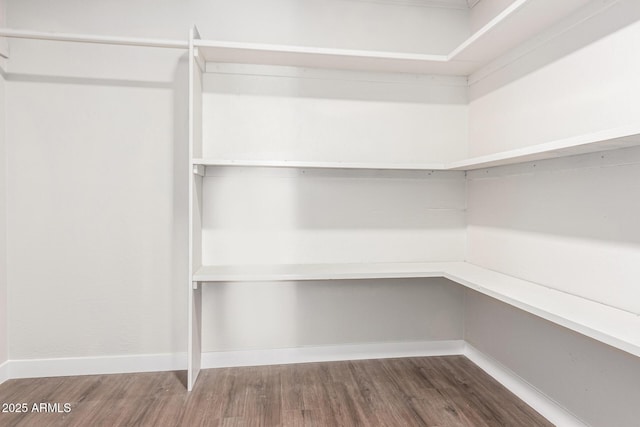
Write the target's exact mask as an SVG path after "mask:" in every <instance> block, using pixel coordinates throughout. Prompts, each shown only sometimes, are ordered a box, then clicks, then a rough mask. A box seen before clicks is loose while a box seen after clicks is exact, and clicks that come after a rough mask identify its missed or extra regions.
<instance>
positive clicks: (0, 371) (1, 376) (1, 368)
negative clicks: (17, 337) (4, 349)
mask: <svg viewBox="0 0 640 427" xmlns="http://www.w3.org/2000/svg"><path fill="white" fill-rule="evenodd" d="M9 379H11V377H10V376H9V361H8V360H6V361H5V362H4V363H3V364H2V365H0V384H2V383H3V382H5V381H7V380H9Z"/></svg>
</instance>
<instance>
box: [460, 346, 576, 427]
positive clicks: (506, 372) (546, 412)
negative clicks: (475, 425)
mask: <svg viewBox="0 0 640 427" xmlns="http://www.w3.org/2000/svg"><path fill="white" fill-rule="evenodd" d="M463 354H464V355H465V356H466V357H467V358H468V359H469V360H471V361H472V362H473V363H475V364H476V365H477V366H478V367H480V369H482V370H483V371H485V372H486V373H487V374H489V375H491V376H492V377H493V378H494V379H495V380H496V381H498V382H499V383H500V384H502V385H503V386H505V387H506V388H507V389H508V390H509V391H511V392H512V393H513V394H515V395H516V396H518V397H519V398H520V399H521V400H523V401H524V402H526V403H527V404H528V405H529V406H531V407H532V408H533V409H535V410H536V411H538V412H539V413H540V415H542V416H543V417H545V418H546V419H547V420H549V421H550V422H551V423H553V424H555V425H557V426H562V427H587V424H584V423H583V422H582V421H580V420H579V419H578V418H577V417H576V416H575V415H573V414H572V413H570V412H568V411H567V410H566V409H564V408H563V407H562V406H560V405H559V404H558V403H556V402H555V401H554V400H553V399H551V398H549V397H548V396H547V395H546V394H544V393H542V392H541V391H540V390H538V389H537V388H536V387H534V386H533V385H531V384H529V383H528V382H527V381H525V380H524V379H522V378H521V377H520V376H518V375H517V374H516V373H514V372H513V371H512V370H510V369H509V368H507V367H506V366H504V365H502V364H501V363H500V362H498V361H496V360H495V359H493V358H491V357H489V356H487V355H485V354H484V353H482V352H480V351H479V350H477V349H476V348H474V347H473V346H472V345H470V344H468V343H467V344H466V347H465V350H464V353H463Z"/></svg>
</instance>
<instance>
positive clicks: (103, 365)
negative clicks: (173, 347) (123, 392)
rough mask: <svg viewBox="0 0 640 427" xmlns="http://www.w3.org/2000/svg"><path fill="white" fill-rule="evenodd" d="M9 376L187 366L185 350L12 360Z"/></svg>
mask: <svg viewBox="0 0 640 427" xmlns="http://www.w3.org/2000/svg"><path fill="white" fill-rule="evenodd" d="M6 364H8V365H9V369H8V374H9V378H41V377H65V376H72V375H100V374H124V373H131V372H160V371H173V370H184V369H186V366H187V355H186V353H176V354H140V355H133V356H101V357H69V358H59V359H23V360H10V361H8V362H7V363H6Z"/></svg>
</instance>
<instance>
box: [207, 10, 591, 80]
mask: <svg viewBox="0 0 640 427" xmlns="http://www.w3.org/2000/svg"><path fill="white" fill-rule="evenodd" d="M586 3H587V1H586V0H563V1H558V0H516V1H514V2H513V3H512V4H511V5H509V7H507V8H506V9H505V10H504V11H503V12H501V13H500V14H499V15H497V16H496V17H495V18H494V19H492V20H491V21H490V22H488V23H487V24H486V25H485V26H484V27H482V28H480V29H479V30H478V31H476V32H475V33H473V34H472V35H471V36H470V37H468V38H467V39H466V40H465V41H464V42H462V43H461V44H460V45H458V46H457V47H456V48H455V49H453V50H452V51H451V52H449V53H448V54H436V55H433V54H421V53H399V52H383V51H370V50H353V49H331V48H321V47H308V46H287V45H269V44H259V43H238V42H225V41H214V40H200V39H196V40H194V46H195V47H196V48H198V52H199V55H200V56H201V57H202V58H203V59H204V60H205V61H212V62H228V63H241V64H247V63H248V64H263V65H281V66H294V67H308V68H333V69H345V70H360V71H379V72H400V73H418V74H447V75H465V76H466V75H469V74H471V73H473V72H474V71H476V70H478V69H479V68H481V67H482V66H484V65H486V64H487V63H489V62H491V61H492V60H493V59H495V58H497V57H499V56H501V55H502V54H504V53H506V52H507V51H509V50H510V49H512V48H514V47H515V46H517V45H518V44H520V43H522V42H524V41H525V40H527V39H529V38H530V37H532V36H534V35H535V34H537V33H539V32H541V31H542V30H543V29H545V28H547V27H549V26H550V25H551V24H553V23H554V22H556V21H557V20H559V19H560V18H562V17H564V16H566V15H567V14H569V13H570V12H572V11H574V10H575V9H577V8H578V7H580V6H583V5H585V4H586Z"/></svg>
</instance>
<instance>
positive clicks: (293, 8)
mask: <svg viewBox="0 0 640 427" xmlns="http://www.w3.org/2000/svg"><path fill="white" fill-rule="evenodd" d="M403 3H404V4H403ZM411 3H413V4H409V3H408V2H397V1H394V0H390V1H384V0H383V1H376V2H370V1H361V0H304V1H299V0H271V1H268V2H265V1H262V0H236V1H226V0H213V1H211V0H168V1H163V2H157V1H151V0H133V1H119V2H99V1H88V2H83V1H75V0H63V1H59V2H56V3H55V4H54V3H52V2H50V1H47V0H9V1H8V6H9V11H8V13H9V17H10V20H11V21H10V24H11V26H12V27H15V28H28V29H40V30H43V31H45V30H46V31H68V32H80V33H91V34H112V35H130V36H144V37H167V38H180V39H186V37H187V35H188V31H189V29H190V28H191V26H193V25H194V24H195V25H197V26H198V28H199V29H200V32H201V34H202V36H203V37H204V38H212V39H220V40H231V41H247V42H260V43H276V44H296V45H309V46H323V47H343V48H359V49H372V50H383V51H384V50H388V51H407V52H425V53H442V54H445V53H448V52H449V51H451V50H452V49H453V47H455V46H457V45H458V44H459V43H460V42H461V41H462V40H464V39H465V38H466V36H467V35H468V34H469V29H468V19H469V12H468V10H466V9H461V8H459V7H453V8H447V7H436V8H429V7H421V6H419V5H418V4H417V3H418V2H411Z"/></svg>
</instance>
